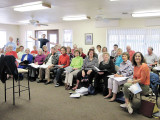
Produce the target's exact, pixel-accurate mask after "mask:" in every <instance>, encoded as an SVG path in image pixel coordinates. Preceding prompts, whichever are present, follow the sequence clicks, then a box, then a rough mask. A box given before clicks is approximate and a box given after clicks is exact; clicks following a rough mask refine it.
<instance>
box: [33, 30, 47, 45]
mask: <svg viewBox="0 0 160 120" xmlns="http://www.w3.org/2000/svg"><path fill="white" fill-rule="evenodd" d="M42 34H45V35H46V39H47V31H37V35H36V38H37V39H39V38H42ZM36 45H37V46H38V48H39V47H40V41H36Z"/></svg>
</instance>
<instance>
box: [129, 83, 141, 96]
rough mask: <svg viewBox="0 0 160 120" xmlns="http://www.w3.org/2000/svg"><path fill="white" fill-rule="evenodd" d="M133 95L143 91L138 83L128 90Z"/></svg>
mask: <svg viewBox="0 0 160 120" xmlns="http://www.w3.org/2000/svg"><path fill="white" fill-rule="evenodd" d="M128 89H129V90H130V91H131V92H132V93H133V94H137V93H139V92H141V91H142V89H141V87H140V85H139V84H138V83H136V84H133V85H131V86H130V87H129V88H128Z"/></svg>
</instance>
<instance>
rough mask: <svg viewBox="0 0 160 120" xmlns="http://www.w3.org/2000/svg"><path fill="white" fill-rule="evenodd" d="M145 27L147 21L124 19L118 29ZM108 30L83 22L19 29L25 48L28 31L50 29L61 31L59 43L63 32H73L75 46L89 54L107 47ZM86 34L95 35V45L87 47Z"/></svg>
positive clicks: (61, 40) (93, 23)
mask: <svg viewBox="0 0 160 120" xmlns="http://www.w3.org/2000/svg"><path fill="white" fill-rule="evenodd" d="M143 27H145V19H123V20H120V23H119V26H118V27H116V28H143ZM111 28H115V27H107V28H96V27H95V21H90V20H89V21H81V22H63V23H54V24H49V26H43V27H42V26H41V27H34V26H31V25H22V26H20V27H19V34H20V40H21V41H22V44H23V45H24V46H25V44H26V43H25V33H26V31H27V30H32V31H33V33H34V30H48V29H59V41H60V44H62V43H63V30H65V29H71V30H73V44H77V45H78V47H83V49H84V52H85V53H87V51H88V49H89V48H90V47H91V46H95V47H96V45H97V44H100V45H101V46H102V47H103V46H106V39H107V34H106V33H107V29H111ZM85 33H93V45H85V36H84V34H85Z"/></svg>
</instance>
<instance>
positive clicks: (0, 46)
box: [0, 31, 7, 48]
mask: <svg viewBox="0 0 160 120" xmlns="http://www.w3.org/2000/svg"><path fill="white" fill-rule="evenodd" d="M0 36H1V39H0V41H1V44H0V48H3V47H4V46H5V45H6V43H7V37H6V31H0Z"/></svg>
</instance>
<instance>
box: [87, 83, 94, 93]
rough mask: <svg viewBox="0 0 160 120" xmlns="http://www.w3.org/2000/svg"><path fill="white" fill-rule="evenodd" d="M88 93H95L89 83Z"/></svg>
mask: <svg viewBox="0 0 160 120" xmlns="http://www.w3.org/2000/svg"><path fill="white" fill-rule="evenodd" d="M88 93H89V94H91V95H94V94H95V88H94V86H93V85H90V86H89V87H88Z"/></svg>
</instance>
